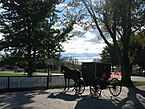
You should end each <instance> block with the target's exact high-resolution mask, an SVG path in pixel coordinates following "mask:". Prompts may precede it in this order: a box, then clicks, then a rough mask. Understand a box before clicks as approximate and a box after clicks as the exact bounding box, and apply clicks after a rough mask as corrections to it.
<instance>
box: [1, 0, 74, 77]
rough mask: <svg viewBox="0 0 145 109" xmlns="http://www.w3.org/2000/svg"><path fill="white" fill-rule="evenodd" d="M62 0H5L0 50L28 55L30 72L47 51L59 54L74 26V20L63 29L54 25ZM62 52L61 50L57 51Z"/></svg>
mask: <svg viewBox="0 0 145 109" xmlns="http://www.w3.org/2000/svg"><path fill="white" fill-rule="evenodd" d="M60 2H61V1H60V0H21V1H20V0H7V1H5V0H2V1H1V3H2V9H3V11H2V12H1V14H0V16H1V18H2V21H3V22H4V23H3V24H1V30H0V31H1V32H2V33H4V35H3V37H4V38H3V39H2V40H1V41H0V50H5V51H8V52H10V53H11V56H12V57H17V58H21V59H25V60H26V61H27V66H28V70H27V71H28V76H32V72H33V71H32V69H33V68H34V62H35V61H36V58H40V57H44V59H46V58H45V57H47V56H46V53H47V54H49V56H48V57H50V55H53V56H56V54H57V53H59V52H60V51H61V50H62V47H61V44H60V42H63V41H65V38H66V34H68V33H69V32H70V31H71V30H72V29H73V26H72V25H73V24H74V22H73V20H72V22H69V23H68V25H67V26H66V27H64V28H63V29H61V30H59V29H55V26H54V23H55V22H56V21H57V19H58V18H57V15H56V13H57V12H58V11H56V9H55V8H56V5H57V4H59V3H60ZM58 55H59V54H58Z"/></svg>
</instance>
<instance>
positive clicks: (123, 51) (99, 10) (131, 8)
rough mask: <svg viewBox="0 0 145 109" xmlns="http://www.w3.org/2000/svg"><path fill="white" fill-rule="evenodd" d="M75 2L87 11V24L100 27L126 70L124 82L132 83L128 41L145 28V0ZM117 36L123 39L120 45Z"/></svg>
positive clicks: (79, 0)
mask: <svg viewBox="0 0 145 109" xmlns="http://www.w3.org/2000/svg"><path fill="white" fill-rule="evenodd" d="M72 2H74V0H72ZM80 2H81V3H80ZM74 3H75V4H79V6H80V7H81V8H80V9H83V11H84V12H85V13H86V15H85V14H84V19H86V20H87V21H89V22H90V23H87V24H90V27H93V28H97V30H98V31H99V33H100V36H101V38H102V39H103V40H104V42H105V43H106V44H107V45H108V47H109V49H114V52H115V53H116V56H117V57H118V59H119V61H120V64H121V68H122V72H123V75H122V83H123V84H124V85H126V86H130V85H133V84H132V81H131V78H130V58H129V49H130V48H129V44H130V38H131V36H132V34H133V33H135V32H138V31H143V30H144V23H145V20H144V16H145V15H144V9H145V7H144V6H145V5H144V4H145V2H144V1H143V0H133V1H131V0H98V1H97V0H95V1H94V0H75V2H74ZM77 6H78V5H77ZM82 7H83V8H82ZM88 19H89V20H88ZM110 39H111V40H112V42H111V43H110ZM118 39H120V42H121V43H120V47H119V44H118V43H117V40H118Z"/></svg>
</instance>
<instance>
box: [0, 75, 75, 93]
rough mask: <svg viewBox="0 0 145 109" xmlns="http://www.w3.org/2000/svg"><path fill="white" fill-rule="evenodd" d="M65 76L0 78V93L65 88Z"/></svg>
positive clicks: (71, 82)
mask: <svg viewBox="0 0 145 109" xmlns="http://www.w3.org/2000/svg"><path fill="white" fill-rule="evenodd" d="M73 84H74V82H73V80H70V85H71V86H72V85H73ZM64 85H65V84H64V76H63V75H51V76H49V78H48V76H33V77H22V76H9V77H0V91H1V90H8V91H9V90H13V89H31V88H36V87H37V88H42V87H43V88H54V87H64Z"/></svg>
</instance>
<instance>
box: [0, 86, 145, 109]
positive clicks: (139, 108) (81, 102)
mask: <svg viewBox="0 0 145 109" xmlns="http://www.w3.org/2000/svg"><path fill="white" fill-rule="evenodd" d="M144 89H145V87H144ZM144 89H143V90H140V89H132V88H130V89H127V88H125V87H123V89H122V92H121V94H120V95H119V96H118V97H113V96H112V95H111V94H110V92H109V90H108V89H107V90H103V91H102V96H101V97H100V98H98V99H94V98H92V97H90V96H89V89H87V90H85V92H84V93H83V95H81V96H78V95H74V92H73V91H68V92H67V93H62V89H49V90H37V91H26V92H11V93H10V92H9V93H3V94H0V109H107V108H108V109H145V90H144Z"/></svg>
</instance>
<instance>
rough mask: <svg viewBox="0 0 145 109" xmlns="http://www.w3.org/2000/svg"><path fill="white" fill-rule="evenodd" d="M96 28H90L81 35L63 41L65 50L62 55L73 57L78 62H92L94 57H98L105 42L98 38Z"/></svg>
mask: <svg viewBox="0 0 145 109" xmlns="http://www.w3.org/2000/svg"><path fill="white" fill-rule="evenodd" d="M98 36H99V34H98V32H97V30H90V31H88V32H86V34H84V35H83V36H81V37H74V38H72V39H71V40H69V41H67V42H65V43H63V44H62V45H63V47H64V50H65V52H63V53H62V57H68V58H75V59H78V60H79V62H92V61H93V60H94V59H96V60H98V59H100V56H99V54H100V53H101V52H102V50H103V47H105V46H106V44H105V43H104V42H103V41H102V40H100V39H98Z"/></svg>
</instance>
